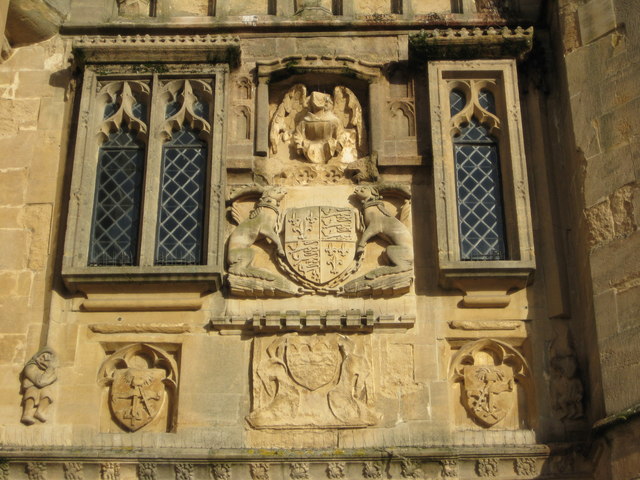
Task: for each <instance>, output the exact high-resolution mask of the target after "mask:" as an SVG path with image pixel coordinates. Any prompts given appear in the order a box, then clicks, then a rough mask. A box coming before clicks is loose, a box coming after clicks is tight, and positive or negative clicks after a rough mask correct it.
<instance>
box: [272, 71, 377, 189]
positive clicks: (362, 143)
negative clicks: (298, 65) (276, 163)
mask: <svg viewBox="0 0 640 480" xmlns="http://www.w3.org/2000/svg"><path fill="white" fill-rule="evenodd" d="M269 143H270V148H271V156H272V157H275V156H277V157H279V158H280V159H282V160H284V163H286V162H287V161H288V160H289V161H294V162H303V163H306V164H311V165H307V166H306V167H304V166H297V167H296V166H294V168H293V169H291V168H288V172H286V171H284V172H283V173H284V176H285V177H288V176H291V175H293V176H294V177H295V178H297V181H294V182H293V183H308V182H309V181H310V180H315V179H317V180H319V181H324V182H325V183H334V182H337V181H339V180H341V179H342V178H344V176H345V172H346V171H347V170H351V169H353V170H358V171H359V170H361V167H362V166H361V165H359V164H361V163H362V160H363V159H364V158H365V157H366V155H367V154H368V144H367V132H366V129H365V125H364V118H363V114H362V106H361V105H360V101H359V100H358V97H357V96H356V95H355V93H354V92H353V91H351V90H350V89H349V88H347V87H344V86H337V87H335V88H334V89H333V95H330V94H328V93H323V92H312V93H311V94H308V93H307V88H306V87H305V86H304V85H303V84H297V85H294V86H293V87H291V88H290V89H289V91H288V92H287V93H286V94H285V95H284V98H283V100H282V102H281V103H280V104H279V105H278V107H277V108H276V111H275V113H274V114H273V117H272V119H271V128H270V131H269ZM287 154H288V155H287ZM361 175H362V174H361Z"/></svg>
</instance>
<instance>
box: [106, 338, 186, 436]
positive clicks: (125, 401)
mask: <svg viewBox="0 0 640 480" xmlns="http://www.w3.org/2000/svg"><path fill="white" fill-rule="evenodd" d="M98 383H99V384H101V385H103V386H105V387H108V388H109V396H108V410H109V412H111V416H112V418H113V421H114V422H115V423H116V424H117V425H118V426H119V427H120V428H122V429H123V430H125V431H129V432H135V431H137V430H140V429H142V428H144V427H146V426H147V425H150V424H152V423H154V422H155V423H156V425H158V426H159V427H158V428H160V431H171V430H172V429H173V428H174V424H175V405H176V401H177V388H178V366H177V363H176V361H175V360H174V358H173V357H172V356H171V355H170V354H169V353H167V352H166V351H165V350H163V349H161V348H159V347H155V346H152V345H148V344H143V343H136V344H132V345H128V346H126V347H123V348H121V349H119V350H118V351H116V352H114V353H113V354H112V355H110V356H109V358H107V359H106V360H105V361H104V362H103V364H102V366H101V367H100V371H99V373H98ZM164 425H166V427H164Z"/></svg>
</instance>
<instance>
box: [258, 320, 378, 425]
mask: <svg viewBox="0 0 640 480" xmlns="http://www.w3.org/2000/svg"><path fill="white" fill-rule="evenodd" d="M253 348H254V354H253V408H252V411H251V413H250V414H249V416H248V417H247V421H248V422H249V424H250V425H251V426H252V427H254V428H347V427H348V428H353V427H366V426H368V425H374V424H376V423H378V422H379V420H380V418H381V416H380V414H379V413H378V412H376V411H375V410H374V408H373V395H372V394H373V386H372V379H371V364H370V362H369V360H368V358H369V357H370V345H369V344H368V342H367V340H366V339H365V338H364V337H353V338H350V337H347V336H345V335H340V334H336V333H331V334H325V335H320V334H318V335H298V334H297V333H292V334H288V335H283V336H280V337H277V338H276V339H275V340H274V338H273V337H259V338H256V339H255V340H254V347H253Z"/></svg>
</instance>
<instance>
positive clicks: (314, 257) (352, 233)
mask: <svg viewBox="0 0 640 480" xmlns="http://www.w3.org/2000/svg"><path fill="white" fill-rule="evenodd" d="M356 225H357V218H356V211H355V210H354V209H352V208H348V207H346V208H338V207H304V208H291V209H289V210H287V212H286V213H285V218H284V250H285V254H286V257H287V261H288V262H289V265H290V266H291V268H293V270H294V271H295V272H296V273H297V274H298V275H300V276H301V277H302V278H304V279H305V280H307V281H309V282H311V283H312V284H314V285H316V286H321V285H326V284H328V283H330V282H331V281H332V280H334V279H336V278H338V277H339V276H340V275H341V274H342V273H344V272H345V271H347V269H349V268H350V267H352V266H353V262H354V260H355V254H356V242H357V240H358V238H357V234H356Z"/></svg>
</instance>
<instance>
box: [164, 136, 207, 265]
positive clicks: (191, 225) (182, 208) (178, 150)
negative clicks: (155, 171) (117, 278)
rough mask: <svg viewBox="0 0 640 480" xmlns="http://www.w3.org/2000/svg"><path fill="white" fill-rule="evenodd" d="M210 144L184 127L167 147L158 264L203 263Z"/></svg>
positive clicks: (165, 147)
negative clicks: (208, 146)
mask: <svg viewBox="0 0 640 480" xmlns="http://www.w3.org/2000/svg"><path fill="white" fill-rule="evenodd" d="M206 158H207V148H206V144H205V143H204V142H203V141H202V140H199V139H198V137H197V135H196V132H195V131H193V130H192V129H190V128H188V127H183V128H182V129H181V130H178V131H176V132H174V133H173V137H172V138H171V140H170V141H168V142H167V143H166V144H165V146H164V150H163V172H162V183H161V198H160V212H159V218H158V238H157V250H156V264H158V265H176V264H199V263H201V261H202V244H203V234H204V199H205V195H204V189H205V178H206Z"/></svg>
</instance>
